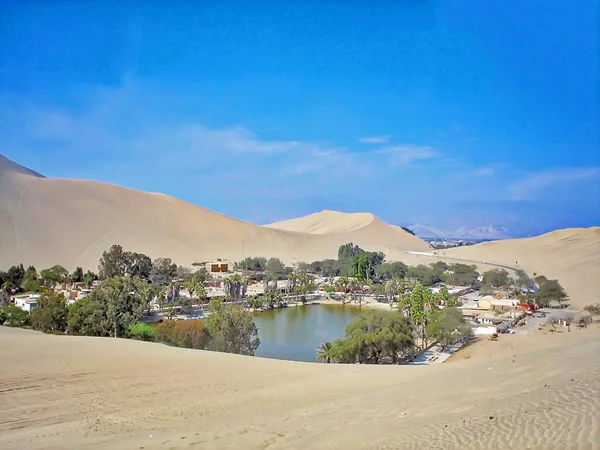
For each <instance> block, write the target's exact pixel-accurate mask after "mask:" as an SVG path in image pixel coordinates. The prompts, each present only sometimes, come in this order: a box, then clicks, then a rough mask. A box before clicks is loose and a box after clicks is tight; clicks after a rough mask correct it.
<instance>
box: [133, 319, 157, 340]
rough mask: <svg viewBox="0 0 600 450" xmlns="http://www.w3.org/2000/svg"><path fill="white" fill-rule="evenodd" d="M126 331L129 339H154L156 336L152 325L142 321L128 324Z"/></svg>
mask: <svg viewBox="0 0 600 450" xmlns="http://www.w3.org/2000/svg"><path fill="white" fill-rule="evenodd" d="M128 332H129V337H130V338H131V339H137V340H139V341H154V340H155V337H156V331H155V329H154V327H153V326H152V325H148V324H147V323H144V322H137V323H133V324H131V325H129V328H128Z"/></svg>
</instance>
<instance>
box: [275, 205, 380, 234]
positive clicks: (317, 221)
mask: <svg viewBox="0 0 600 450" xmlns="http://www.w3.org/2000/svg"><path fill="white" fill-rule="evenodd" d="M378 220H379V219H377V218H376V217H375V216H374V215H373V214H369V213H343V212H339V211H329V210H324V211H320V212H317V213H314V214H309V215H308V216H304V217H299V218H297V219H290V220H284V221H282V222H276V223H271V224H269V225H265V227H268V228H275V229H277V230H285V231H294V232H298V233H312V234H332V233H345V232H348V231H354V230H357V229H359V228H363V227H366V226H369V225H370V224H372V223H373V222H375V221H378Z"/></svg>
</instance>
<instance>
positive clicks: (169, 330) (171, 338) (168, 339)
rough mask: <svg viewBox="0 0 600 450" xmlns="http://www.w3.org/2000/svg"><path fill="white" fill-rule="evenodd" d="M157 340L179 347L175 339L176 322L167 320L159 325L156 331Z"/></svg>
mask: <svg viewBox="0 0 600 450" xmlns="http://www.w3.org/2000/svg"><path fill="white" fill-rule="evenodd" d="M155 339H156V340H157V341H158V342H163V343H165V344H169V345H177V340H176V339H175V321H174V320H165V321H164V322H161V323H159V324H158V326H157V327H156V330H155Z"/></svg>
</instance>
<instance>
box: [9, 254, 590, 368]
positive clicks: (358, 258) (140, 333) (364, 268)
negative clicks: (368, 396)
mask: <svg viewBox="0 0 600 450" xmlns="http://www.w3.org/2000/svg"><path fill="white" fill-rule="evenodd" d="M198 265H200V264H195V265H194V266H195V267H194V269H186V268H183V267H180V266H179V267H178V266H177V265H176V264H175V263H173V262H172V261H171V259H169V258H157V259H155V260H152V259H151V258H150V257H148V256H146V255H144V254H141V253H135V252H130V251H126V250H124V249H123V248H122V247H121V246H119V245H113V246H112V247H111V248H109V249H108V250H106V251H105V252H104V253H103V254H102V257H101V259H100V261H99V265H98V275H96V274H95V273H93V272H91V271H90V270H88V271H86V272H84V270H83V269H82V268H81V267H76V268H75V270H74V271H73V272H69V271H68V270H67V269H66V268H64V267H62V266H60V265H54V266H52V267H50V268H47V269H43V270H41V271H39V272H38V271H37V270H36V268H35V267H33V266H29V267H27V268H25V267H24V266H23V265H22V264H20V265H17V266H13V267H11V268H9V269H8V270H7V271H5V272H0V324H4V325H6V326H16V327H23V326H30V327H32V328H33V329H36V330H40V331H43V332H48V333H57V334H60V333H66V334H74V335H86V336H105V337H113V338H115V337H122V338H133V339H140V340H146V341H158V342H164V343H166V344H169V345H174V346H179V347H189V348H197V349H206V350H215V351H222V352H231V353H240V354H245V355H253V354H254V352H255V351H256V348H257V347H258V345H259V344H260V340H259V339H258V332H257V330H256V327H255V326H254V324H253V322H252V316H251V313H250V312H249V311H247V310H246V309H244V308H242V307H241V306H236V305H233V304H227V303H223V301H228V300H230V301H232V302H233V303H238V302H241V301H243V300H246V302H247V304H248V306H250V307H251V308H254V309H259V308H275V307H277V306H278V305H281V304H282V302H283V299H282V294H281V292H280V289H278V288H277V280H281V279H283V280H287V281H288V283H287V292H288V293H293V294H296V296H297V298H298V299H300V301H303V302H304V301H306V296H307V295H308V294H309V293H311V292H313V291H314V290H315V289H316V286H315V284H314V277H315V276H322V277H326V278H328V279H329V281H330V283H329V286H327V288H326V291H329V292H336V293H337V295H341V299H342V302H343V303H345V302H346V300H347V299H349V298H355V299H356V298H359V299H360V296H359V295H358V294H360V293H362V292H363V291H364V288H365V286H369V287H370V291H371V293H372V294H374V295H378V296H384V297H386V298H387V299H388V300H389V301H391V302H394V303H395V304H397V311H396V312H392V311H389V312H387V311H386V312H382V311H371V312H369V313H367V314H365V315H364V316H363V317H361V318H360V319H358V320H357V321H356V322H354V323H352V324H350V325H349V326H348V327H347V329H346V332H345V336H344V338H342V339H338V340H336V341H334V342H329V343H324V344H323V345H322V346H321V348H320V349H319V359H320V360H322V361H327V362H359V363H381V362H391V363H394V362H398V361H400V360H402V359H403V358H406V357H407V356H410V355H412V354H413V353H414V352H415V351H418V350H421V349H423V348H425V347H426V346H427V345H429V344H430V343H432V342H439V343H440V344H441V345H442V346H445V345H449V344H450V343H452V342H454V341H455V340H457V339H460V338H461V337H464V336H465V334H466V331H467V328H466V326H465V324H464V321H463V319H462V314H461V313H460V311H458V310H457V309H456V308H455V307H456V306H459V305H460V302H459V301H458V299H457V298H456V297H454V296H452V295H450V294H449V293H448V290H447V289H445V288H442V289H441V290H439V292H437V293H436V294H433V293H432V291H431V290H430V289H429V287H430V286H433V285H436V284H438V283H441V282H444V283H448V284H453V285H458V286H465V287H480V288H481V289H482V291H483V292H484V293H485V292H489V293H492V292H495V291H496V290H498V289H504V290H506V289H512V290H513V291H514V293H515V294H519V296H520V298H521V301H523V302H530V303H537V304H538V305H539V306H548V305H550V304H551V303H552V302H557V303H559V304H562V303H564V302H565V301H566V300H567V299H568V297H567V295H566V293H565V291H564V289H563V288H562V287H561V286H560V284H559V283H558V281H557V280H548V279H547V278H545V277H543V276H537V277H536V278H535V280H534V282H533V281H532V280H530V279H529V277H528V276H527V275H526V274H525V273H524V272H523V271H519V272H517V277H516V279H513V278H511V277H510V274H509V272H507V271H506V270H504V269H494V270H491V271H489V272H486V273H484V274H483V276H482V277H480V274H479V273H478V272H477V270H476V267H475V266H471V265H466V264H447V263H444V262H441V261H438V262H435V263H432V264H430V265H418V266H416V267H409V266H407V265H406V264H404V263H402V262H386V261H385V255H384V254H383V253H381V252H369V251H365V250H363V249H361V248H360V247H359V246H357V245H355V244H353V243H348V244H345V245H342V246H340V248H339V250H338V255H337V259H335V260H334V259H326V260H323V261H313V262H312V263H310V264H309V263H299V264H298V266H297V267H296V268H295V269H292V268H290V267H286V266H285V265H284V263H283V262H282V261H281V260H279V259H277V258H270V259H267V258H264V257H248V258H246V259H244V260H243V261H240V262H239V263H237V264H236V268H237V269H238V270H239V272H240V273H235V274H232V275H229V276H228V277H227V278H225V279H224V280H222V282H223V289H224V293H225V296H224V297H222V298H220V299H218V300H213V301H212V302H211V304H210V307H209V310H210V315H209V316H208V318H207V319H206V320H186V321H172V320H166V321H164V322H163V323H161V324H160V325H158V326H157V327H154V326H151V325H148V324H146V323H144V316H145V314H147V313H148V312H149V311H150V309H151V308H150V306H151V302H153V301H156V302H157V303H158V307H159V310H161V311H164V307H165V306H167V307H168V310H167V312H166V317H167V319H169V318H171V317H172V316H173V315H174V313H175V311H176V310H177V309H181V310H185V309H186V308H191V307H192V306H193V304H194V303H196V304H199V303H205V302H208V297H207V293H206V289H205V282H207V280H209V278H210V274H208V273H207V272H206V270H205V269H204V268H199V269H198V268H197V266H198ZM334 277H335V278H334ZM250 278H254V279H258V280H262V282H263V287H264V294H263V295H261V296H253V297H250V298H246V289H247V286H248V284H249V281H250ZM479 280H481V281H479ZM533 283H535V284H534V285H535V287H536V289H535V290H531V289H530V288H531V286H532V284H533ZM61 286H62V287H68V286H78V287H79V288H88V289H89V288H93V289H91V292H90V293H89V295H87V296H86V297H84V298H83V299H80V300H78V301H76V302H69V301H67V299H65V298H64V297H63V296H62V294H57V293H56V292H55V289H57V288H58V287H61ZM181 289H186V290H187V291H188V292H189V294H190V295H189V296H182V295H180V290H181ZM20 292H34V293H35V292H37V293H40V298H39V301H38V305H37V308H36V309H34V311H33V312H32V313H31V314H29V313H27V312H25V311H22V310H21V309H19V308H17V307H16V306H13V305H10V295H11V294H18V293H20ZM70 303H72V304H70ZM586 310H588V312H589V313H590V314H592V315H597V314H599V313H600V311H599V310H598V307H597V306H595V305H590V306H589V307H588V308H587V309H586Z"/></svg>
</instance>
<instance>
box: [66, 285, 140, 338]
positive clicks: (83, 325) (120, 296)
mask: <svg viewBox="0 0 600 450" xmlns="http://www.w3.org/2000/svg"><path fill="white" fill-rule="evenodd" d="M139 290H140V286H139V285H138V284H137V283H135V282H134V281H133V280H132V279H130V278H109V279H107V280H104V281H103V282H102V283H101V284H100V286H98V287H97V288H95V289H94V290H93V291H92V292H91V293H90V295H88V296H87V297H86V298H84V299H82V300H80V301H78V302H76V303H74V304H73V305H72V306H71V307H70V308H69V313H68V318H67V322H68V330H69V334H84V335H88V336H111V337H123V336H125V335H126V333H127V330H128V328H129V326H130V325H131V324H133V323H136V322H139V321H140V319H141V317H142V314H143V312H144V311H145V310H146V308H147V305H146V303H145V300H144V299H143V298H142V296H141V295H140V293H139Z"/></svg>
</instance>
